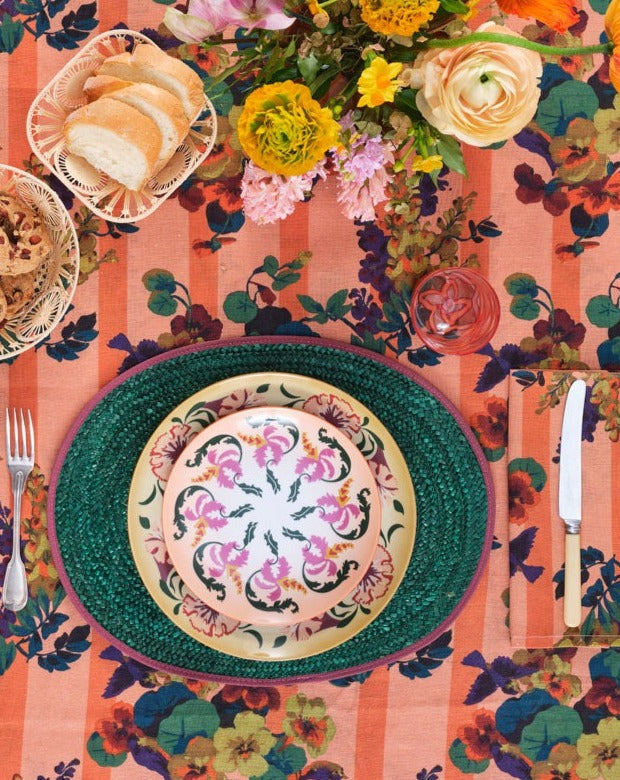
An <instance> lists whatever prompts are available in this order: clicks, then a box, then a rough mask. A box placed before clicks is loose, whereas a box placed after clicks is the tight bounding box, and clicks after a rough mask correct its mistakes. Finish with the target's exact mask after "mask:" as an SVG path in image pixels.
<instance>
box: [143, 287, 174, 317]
mask: <svg viewBox="0 0 620 780" xmlns="http://www.w3.org/2000/svg"><path fill="white" fill-rule="evenodd" d="M147 305H148V307H149V309H150V310H151V311H152V312H153V313H154V314H159V315H161V316H162V317H169V316H170V315H171V314H174V313H175V311H176V310H177V306H178V305H179V304H178V301H176V300H175V299H174V298H173V297H172V295H170V293H169V292H168V290H161V291H158V292H152V293H151V294H150V295H149V300H148V304H147Z"/></svg>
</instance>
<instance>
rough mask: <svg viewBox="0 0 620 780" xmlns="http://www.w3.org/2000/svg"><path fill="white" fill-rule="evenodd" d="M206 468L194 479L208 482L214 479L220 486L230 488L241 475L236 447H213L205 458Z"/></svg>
mask: <svg viewBox="0 0 620 780" xmlns="http://www.w3.org/2000/svg"><path fill="white" fill-rule="evenodd" d="M205 461H206V463H207V468H206V469H205V471H204V472H203V473H202V474H201V476H200V477H197V478H196V480H195V481H201V482H208V481H209V480H211V479H215V481H216V482H217V484H218V485H219V486H220V487H224V488H228V489H229V490H232V489H233V488H234V487H235V482H236V480H237V478H238V477H240V476H241V475H242V470H241V464H240V463H239V450H238V449H237V448H236V447H227V446H223V447H221V448H220V447H217V446H216V447H213V448H212V449H210V450H209V451H208V453H207V456H206V458H205Z"/></svg>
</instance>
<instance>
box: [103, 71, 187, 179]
mask: <svg viewBox="0 0 620 780" xmlns="http://www.w3.org/2000/svg"><path fill="white" fill-rule="evenodd" d="M107 97H108V98H110V99H111V100H120V101H121V102H122V103H126V104H127V105H130V106H133V107H134V108H136V109H137V110H138V111H140V113H142V114H145V116H148V117H149V119H152V120H153V122H155V124H156V125H157V127H158V128H159V132H160V133H161V151H160V153H159V158H158V160H157V162H156V163H155V168H154V170H153V173H157V172H158V171H160V170H161V169H162V168H163V167H164V166H165V165H166V163H167V162H168V160H170V158H171V157H172V155H173V154H174V153H175V152H176V150H177V149H178V147H179V146H180V145H181V141H182V140H183V139H184V138H185V136H186V135H187V133H188V132H189V120H188V119H187V117H186V116H185V112H184V111H183V106H182V105H181V102H180V100H178V99H177V98H176V97H175V96H174V95H173V94H172V93H171V92H167V91H166V90H165V89H161V87H156V86H154V85H153V84H130V85H129V86H128V87H124V88H123V89H114V90H113V91H112V92H109V93H108V94H107Z"/></svg>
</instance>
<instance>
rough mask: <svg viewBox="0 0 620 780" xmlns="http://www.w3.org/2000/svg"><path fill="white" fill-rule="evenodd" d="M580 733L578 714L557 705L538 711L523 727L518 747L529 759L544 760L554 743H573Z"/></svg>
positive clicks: (581, 729)
mask: <svg viewBox="0 0 620 780" xmlns="http://www.w3.org/2000/svg"><path fill="white" fill-rule="evenodd" d="M582 733H583V723H582V722H581V717H580V716H579V714H578V713H577V712H575V710H573V709H571V708H570V707H565V706H563V705H559V706H557V707H551V708H550V709H548V710H544V711H543V712H539V713H538V715H537V716H536V717H535V718H534V720H533V721H532V722H531V723H530V724H528V725H527V726H526V727H525V728H524V729H523V732H522V734H521V740H520V741H519V747H520V748H521V750H522V752H523V753H525V755H526V756H527V757H528V758H529V759H530V760H531V761H545V760H546V759H547V758H548V757H549V753H550V752H551V749H552V748H553V747H554V746H555V745H557V744H559V743H560V742H564V743H568V744H569V745H574V744H575V743H576V742H577V740H578V739H579V737H580V736H581V734H582Z"/></svg>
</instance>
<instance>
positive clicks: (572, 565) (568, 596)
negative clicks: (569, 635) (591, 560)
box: [564, 533, 581, 627]
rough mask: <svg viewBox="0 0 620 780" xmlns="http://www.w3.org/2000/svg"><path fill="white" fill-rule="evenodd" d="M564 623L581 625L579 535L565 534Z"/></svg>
mask: <svg viewBox="0 0 620 780" xmlns="http://www.w3.org/2000/svg"><path fill="white" fill-rule="evenodd" d="M565 536H566V546H565V555H566V557H565V565H564V622H565V623H566V625H567V626H571V627H572V626H579V625H581V539H580V536H579V534H578V533H577V534H565Z"/></svg>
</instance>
